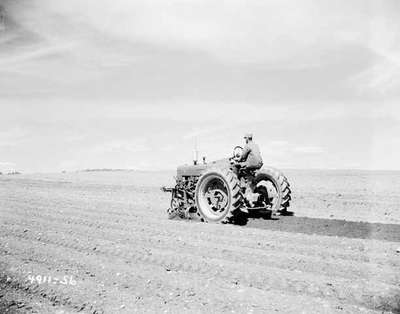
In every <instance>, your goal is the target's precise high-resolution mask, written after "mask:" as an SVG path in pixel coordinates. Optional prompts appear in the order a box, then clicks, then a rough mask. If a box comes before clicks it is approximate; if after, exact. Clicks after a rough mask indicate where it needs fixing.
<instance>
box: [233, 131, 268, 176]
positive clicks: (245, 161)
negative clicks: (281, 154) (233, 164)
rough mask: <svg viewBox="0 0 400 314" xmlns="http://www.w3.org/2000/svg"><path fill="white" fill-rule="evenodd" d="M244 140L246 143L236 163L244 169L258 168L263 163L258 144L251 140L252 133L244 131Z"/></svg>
mask: <svg viewBox="0 0 400 314" xmlns="http://www.w3.org/2000/svg"><path fill="white" fill-rule="evenodd" d="M244 140H245V141H246V145H245V146H244V148H243V152H242V155H241V156H240V158H239V160H238V165H239V166H240V168H242V169H244V170H258V169H260V168H261V167H262V165H263V160H262V157H261V153H260V149H259V147H258V145H257V144H256V143H254V142H253V134H251V133H246V134H245V136H244Z"/></svg>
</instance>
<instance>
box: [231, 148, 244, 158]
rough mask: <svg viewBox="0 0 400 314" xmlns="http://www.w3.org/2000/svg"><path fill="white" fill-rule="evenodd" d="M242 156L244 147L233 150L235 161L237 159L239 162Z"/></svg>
mask: <svg viewBox="0 0 400 314" xmlns="http://www.w3.org/2000/svg"><path fill="white" fill-rule="evenodd" d="M242 154H243V147H242V146H236V147H235V148H234V149H233V157H232V158H233V159H235V160H239V159H240V157H242Z"/></svg>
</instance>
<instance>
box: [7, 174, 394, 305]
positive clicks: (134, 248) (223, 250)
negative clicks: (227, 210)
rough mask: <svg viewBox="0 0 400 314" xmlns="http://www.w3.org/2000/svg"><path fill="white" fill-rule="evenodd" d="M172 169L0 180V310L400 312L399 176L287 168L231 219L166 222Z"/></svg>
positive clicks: (35, 176)
mask: <svg viewBox="0 0 400 314" xmlns="http://www.w3.org/2000/svg"><path fill="white" fill-rule="evenodd" d="M170 175H172V174H171V173H156V174H154V173H153V174H152V173H141V172H119V173H72V174H70V173H67V174H50V175H26V176H15V177H7V176H2V177H0V223H1V229H0V289H1V290H0V291H1V292H0V313H76V312H83V313H134V312H139V313H143V312H149V313H161V312H172V313H182V312H188V311H190V312H197V313H200V312H209V313H221V312H238V313H271V312H283V313H301V312H303V313H336V312H340V313H369V312H371V313H377V312H379V313H382V312H394V313H399V312H400V251H398V250H399V249H400V235H399V234H400V229H399V225H398V224H397V223H398V222H399V221H400V219H399V218H400V217H399V216H400V215H399V204H400V202H399V199H398V196H397V195H396V193H392V192H391V189H393V187H392V186H393V184H394V185H396V184H398V181H396V180H398V176H396V175H393V174H389V178H387V177H385V175H381V174H379V175H378V177H379V178H378V179H377V181H373V180H372V181H371V178H373V176H372V175H371V173H367V174H365V173H361V174H359V177H358V181H357V179H356V175H355V174H354V175H352V176H351V177H350V178H349V177H348V176H346V174H340V173H331V174H329V173H328V174H326V173H325V172H324V173H321V174H320V175H319V176H318V174H317V173H316V172H315V173H314V172H313V173H312V174H311V175H309V176H308V178H307V177H305V175H304V174H303V173H297V174H296V173H295V174H292V177H293V178H294V180H293V181H294V182H296V183H294V182H292V185H293V186H294V187H295V195H294V202H293V207H292V210H293V211H294V213H295V216H293V217H279V219H278V220H264V219H263V218H262V217H261V218H259V219H250V220H249V222H248V224H247V225H246V226H234V225H218V224H217V225H214V224H205V223H199V222H195V221H182V220H168V219H167V218H166V213H165V210H166V207H167V206H168V203H169V195H167V194H163V193H162V192H161V191H160V190H159V188H158V187H159V185H162V184H166V185H168V184H171V183H172V182H171V179H172V178H171V177H170ZM332 176H333V177H334V178H332ZM289 178H290V175H289ZM365 178H367V179H365ZM338 180H339V181H338ZM364 180H366V181H364ZM338 182H342V183H341V184H338ZM344 182H347V183H346V184H345V183H344ZM365 182H369V183H368V184H365ZM371 182H380V184H379V185H378V187H379V188H375V187H373V186H375V184H371ZM385 182H392V183H391V185H390V184H389V185H388V186H386V187H382V186H381V185H382V184H386V183H385ZM393 182H394V183H393ZM296 184H297V185H296ZM319 185H321V186H323V188H319V187H318V186H319ZM364 189H365V190H364ZM371 190H373V193H374V194H371ZM313 191H314V192H315V194H314V195H313V194H312V193H313ZM389 193H390V194H389ZM338 194H340V195H341V196H338ZM313 197H314V198H315V200H314V203H313ZM324 199H325V200H326V201H324ZM344 202H347V203H346V204H345V203H344ZM325 203H330V204H331V206H327V204H325ZM321 204H325V205H321ZM314 205H315V206H314ZM320 205H321V206H320ZM381 205H385V207H386V209H385V210H382V209H380V207H381ZM316 206H320V207H316ZM314 207H315V208H314ZM310 208H311V209H310ZM373 209H375V210H374V211H372V210H373ZM389 209H390V215H385V214H384V213H385V211H386V212H387V211H388V210H389ZM324 210H329V211H328V213H325V212H324ZM363 210H364V214H363ZM299 213H300V214H299ZM307 213H311V214H309V215H308V214H307ZM307 215H308V216H307ZM331 215H333V216H334V217H331ZM346 215H347V216H348V217H350V218H349V219H348V220H344V218H346V217H343V216H346ZM380 215H381V216H382V217H380ZM357 217H359V218H360V219H358V218H357ZM332 218H333V219H332ZM389 223H390V224H389ZM38 276H40V277H38ZM44 277H46V280H45V282H44ZM39 279H40V280H39Z"/></svg>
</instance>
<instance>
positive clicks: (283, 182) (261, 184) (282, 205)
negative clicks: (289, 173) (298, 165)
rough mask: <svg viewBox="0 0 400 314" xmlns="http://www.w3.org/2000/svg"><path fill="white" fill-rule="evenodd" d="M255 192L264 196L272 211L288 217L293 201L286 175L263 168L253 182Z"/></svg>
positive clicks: (275, 170)
mask: <svg viewBox="0 0 400 314" xmlns="http://www.w3.org/2000/svg"><path fill="white" fill-rule="evenodd" d="M253 185H254V186H255V191H256V192H259V193H261V194H265V195H263V199H265V200H266V201H267V202H268V203H269V205H270V210H272V211H273V212H278V213H280V214H281V215H288V214H289V212H288V210H287V209H288V207H289V205H290V200H291V199H292V197H291V193H292V191H291V190H290V184H289V181H288V179H287V178H286V177H285V175H284V174H283V173H282V172H281V171H279V170H277V169H274V168H263V169H262V170H260V171H259V172H258V173H257V175H256V176H255V178H254V180H253Z"/></svg>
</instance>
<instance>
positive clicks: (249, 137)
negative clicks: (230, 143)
mask: <svg viewBox="0 0 400 314" xmlns="http://www.w3.org/2000/svg"><path fill="white" fill-rule="evenodd" d="M244 138H248V139H253V134H251V133H246V134H245V135H244Z"/></svg>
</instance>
